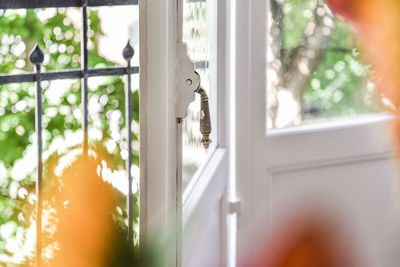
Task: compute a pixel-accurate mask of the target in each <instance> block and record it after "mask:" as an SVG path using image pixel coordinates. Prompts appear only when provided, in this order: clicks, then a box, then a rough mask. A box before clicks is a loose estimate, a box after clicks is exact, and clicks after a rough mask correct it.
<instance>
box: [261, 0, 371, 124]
mask: <svg viewBox="0 0 400 267" xmlns="http://www.w3.org/2000/svg"><path fill="white" fill-rule="evenodd" d="M269 6H270V8H269V14H268V47H267V49H268V53H267V64H268V66H267V96H268V97H267V127H268V128H269V129H271V128H283V127H288V126H295V125H299V124H302V123H310V122H316V121H321V120H327V119H331V118H339V117H348V116H353V115H358V114H368V113H374V112H377V111H378V106H377V104H376V103H375V102H374V98H375V85H374V83H373V82H372V79H370V76H369V74H370V69H369V65H368V64H367V63H366V62H365V60H364V59H363V58H362V56H361V55H360V53H359V50H360V46H359V44H358V43H357V41H356V39H355V37H354V32H353V29H352V28H351V26H350V25H348V24H347V23H345V22H344V21H343V20H341V19H340V18H337V17H335V16H334V15H333V14H332V12H331V11H330V10H329V8H328V7H327V5H326V4H325V3H324V1H321V0H304V1H298V0H269Z"/></svg>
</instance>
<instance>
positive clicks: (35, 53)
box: [29, 43, 44, 65]
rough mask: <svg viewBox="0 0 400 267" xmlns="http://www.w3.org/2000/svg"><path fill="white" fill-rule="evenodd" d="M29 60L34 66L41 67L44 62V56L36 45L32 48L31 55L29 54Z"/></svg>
mask: <svg viewBox="0 0 400 267" xmlns="http://www.w3.org/2000/svg"><path fill="white" fill-rule="evenodd" d="M29 60H30V61H31V62H32V64H34V65H41V64H42V63H43V61H44V54H43V51H42V49H40V47H39V44H38V43H36V44H35V46H34V47H33V49H32V51H31V53H30V54H29Z"/></svg>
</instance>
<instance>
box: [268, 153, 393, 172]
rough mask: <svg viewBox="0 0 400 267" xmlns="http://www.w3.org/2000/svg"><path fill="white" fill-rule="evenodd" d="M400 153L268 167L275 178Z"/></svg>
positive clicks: (377, 159) (391, 156)
mask: <svg viewBox="0 0 400 267" xmlns="http://www.w3.org/2000/svg"><path fill="white" fill-rule="evenodd" d="M399 156H400V155H399V153H396V152H395V151H387V152H382V153H373V154H366V155H357V156H349V157H340V158H330V159H327V160H319V161H306V162H301V163H296V164H288V165H282V166H274V167H270V168H267V169H266V170H267V173H268V175H271V177H272V178H273V176H274V175H278V174H283V173H289V172H298V171H305V170H311V169H313V170H315V169H321V168H329V167H338V166H345V165H350V164H358V163H365V162H370V161H381V160H390V159H395V158H399Z"/></svg>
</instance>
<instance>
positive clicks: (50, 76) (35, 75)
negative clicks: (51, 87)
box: [0, 0, 208, 266]
mask: <svg viewBox="0 0 400 267" xmlns="http://www.w3.org/2000/svg"><path fill="white" fill-rule="evenodd" d="M204 1H205V0H188V2H204ZM137 4H138V0H13V1H1V2H0V9H33V8H61V7H63V8H65V7H80V8H81V12H82V22H81V23H82V24H81V25H82V34H81V44H80V45H81V69H66V70H58V71H48V72H42V71H41V70H42V69H41V67H42V64H43V61H44V54H43V51H42V50H41V48H40V47H39V45H38V44H36V45H35V47H34V48H33V49H32V51H31V53H30V56H29V60H30V61H31V63H32V64H33V65H34V66H35V72H32V73H23V74H0V85H4V84H10V83H23V82H32V83H35V84H36V92H35V131H36V141H37V181H36V195H37V202H36V214H37V215H36V259H35V264H36V266H41V261H42V209H43V207H42V205H43V195H42V186H43V184H42V179H43V161H42V154H43V153H42V152H43V151H42V150H43V144H42V86H41V82H43V81H52V80H60V79H81V83H82V86H81V95H82V114H83V120H82V129H83V140H82V142H83V145H82V148H83V156H85V155H87V153H88V78H90V77H99V76H124V75H126V76H127V82H126V86H125V107H126V108H125V113H126V114H125V124H126V128H127V129H128V135H127V145H128V158H127V160H126V172H127V179H128V186H129V189H128V197H127V214H128V241H129V242H130V243H131V244H132V242H133V229H132V228H133V219H134V218H133V196H132V174H131V167H132V131H131V130H129V129H130V128H131V125H132V89H131V75H132V74H137V73H139V67H138V66H131V60H132V57H133V55H134V49H133V48H132V46H131V45H130V43H129V41H128V42H127V44H126V46H125V48H124V49H123V51H122V54H123V57H124V59H125V61H126V66H125V67H106V68H89V67H88V66H89V59H88V46H87V45H88V10H87V9H88V7H95V6H116V5H137ZM195 66H196V68H198V69H203V68H208V62H206V61H201V62H196V63H195Z"/></svg>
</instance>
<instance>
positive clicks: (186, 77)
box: [175, 43, 200, 118]
mask: <svg viewBox="0 0 400 267" xmlns="http://www.w3.org/2000/svg"><path fill="white" fill-rule="evenodd" d="M176 70H177V74H176V94H175V95H176V118H185V117H186V115H187V114H186V110H187V107H188V106H189V104H190V103H191V102H193V101H194V97H195V90H196V89H197V88H199V87H200V76H199V75H198V74H197V73H196V71H195V68H194V63H193V61H192V60H191V59H190V58H189V56H188V54H187V47H186V44H185V43H178V44H177V60H176Z"/></svg>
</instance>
